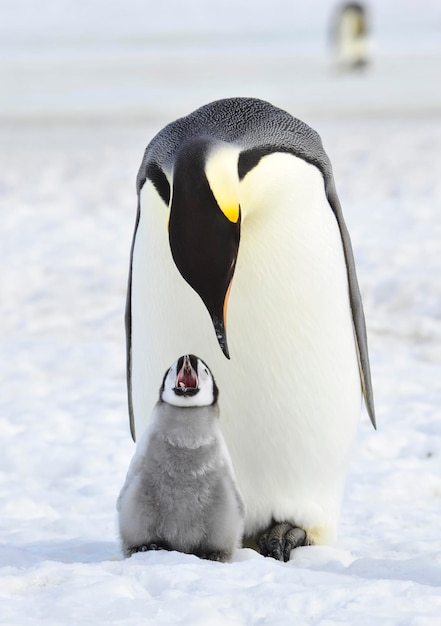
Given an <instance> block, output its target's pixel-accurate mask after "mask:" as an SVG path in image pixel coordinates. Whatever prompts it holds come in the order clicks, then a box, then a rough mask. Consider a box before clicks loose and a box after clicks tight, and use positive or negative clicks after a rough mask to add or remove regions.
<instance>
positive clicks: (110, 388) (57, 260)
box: [0, 0, 441, 626]
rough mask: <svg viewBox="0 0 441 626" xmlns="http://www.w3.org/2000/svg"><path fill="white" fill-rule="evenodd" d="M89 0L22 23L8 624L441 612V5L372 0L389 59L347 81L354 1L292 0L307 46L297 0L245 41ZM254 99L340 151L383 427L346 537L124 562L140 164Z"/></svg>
mask: <svg viewBox="0 0 441 626" xmlns="http://www.w3.org/2000/svg"><path fill="white" fill-rule="evenodd" d="M66 4H67V3H63V2H61V1H60V4H59V7H58V11H56V12H55V13H53V12H51V10H50V7H51V6H53V5H52V3H50V2H49V0H46V1H45V2H41V3H39V9H38V12H37V10H36V8H35V7H36V5H34V4H33V3H32V4H31V3H29V2H24V0H22V1H21V2H17V3H14V5H13V6H12V5H11V7H10V8H9V9H8V12H7V13H6V16H5V19H3V20H2V21H1V24H2V26H1V28H2V29H3V31H4V34H5V35H7V37H6V38H3V37H2V42H3V43H2V44H1V47H2V50H3V51H4V50H6V49H7V51H8V52H9V56H7V55H6V56H5V55H4V54H3V55H2V57H1V61H0V78H1V79H2V80H1V81H0V84H2V85H3V88H4V86H5V85H7V86H8V89H6V90H5V97H3V94H2V98H0V128H1V136H2V151H1V153H0V238H1V245H0V262H1V268H2V271H1V298H0V329H1V332H0V342H1V347H0V350H1V354H2V358H1V360H0V375H1V380H2V385H1V395H0V407H1V408H0V434H1V438H2V454H1V456H0V512H1V514H0V598H1V603H0V607H1V608H0V624H5V625H6V624H7V625H12V624H14V625H15V624H17V625H18V624H19V625H20V626H27V625H28V624H40V623H43V622H44V623H45V624H46V625H48V626H51V625H57V626H59V625H61V624H63V625H70V624H72V625H73V624H75V625H76V624H78V623H83V624H85V625H87V624H93V625H94V626H99V625H100V624H121V625H123V624H124V625H132V624H133V625H139V624H155V625H156V624H157V625H161V624H164V625H165V624H167V625H169V624H191V625H197V624H201V625H202V624H204V625H205V624H210V625H212V624H213V625H217V624H225V623H228V624H237V625H239V624H240V625H242V624H243V625H248V624H256V625H263V624H292V623H298V624H320V625H326V626H327V625H337V624H359V625H363V624H369V625H370V624H372V623H378V624H388V625H389V624H394V625H395V624H397V625H398V624H400V625H401V624H403V625H404V624H406V625H412V626H426V625H430V626H431V625H438V624H439V623H440V614H441V589H440V588H441V544H440V537H439V528H440V522H441V462H440V459H441V428H440V408H439V407H440V406H441V376H440V360H441V357H440V345H441V343H440V342H441V282H440V279H439V277H440V274H441V257H440V249H441V247H440V246H441V220H440V215H439V210H440V206H441V181H440V177H439V167H440V165H441V163H440V156H439V154H440V146H441V115H440V113H441V89H440V87H439V80H435V76H436V72H437V71H438V70H437V68H439V62H440V59H441V45H440V43H439V41H441V38H439V30H440V29H441V17H440V10H439V6H438V3H437V2H429V1H428V0H426V2H424V3H420V4H418V6H422V7H423V8H424V11H423V10H421V11H419V10H418V7H414V5H413V3H411V2H402V3H396V2H391V3H384V5H386V4H387V7H384V6H381V3H379V2H373V3H371V4H372V8H373V9H375V11H373V16H375V24H376V29H377V30H376V33H377V40H376V42H375V48H374V50H375V53H374V62H373V64H372V67H371V68H370V69H369V70H367V71H366V72H365V73H364V74H360V75H337V74H335V72H334V70H333V68H332V67H331V65H332V64H331V62H330V61H329V58H328V57H327V56H326V54H325V52H324V50H323V49H322V48H320V49H319V48H317V49H316V48H314V45H315V44H314V42H319V41H321V39H320V37H321V34H323V31H324V26H325V22H326V20H325V17H324V16H325V15H327V14H329V11H330V9H331V7H332V5H333V3H332V2H325V1H324V0H321V2H320V3H319V4H320V7H321V8H322V9H323V11H322V12H320V19H319V20H318V26H317V25H316V23H315V22H314V20H313V19H312V16H311V15H310V13H308V9H307V8H305V7H306V6H307V5H306V3H300V2H298V3H289V4H290V5H291V4H294V5H296V6H297V9H298V13H297V15H298V18H299V19H298V28H299V29H300V30H301V29H302V28H303V27H306V26H307V27H308V28H309V31H308V32H309V33H310V34H311V38H310V39H309V44H308V45H309V46H310V48H306V52H304V53H302V52H301V50H304V48H302V45H301V43H302V41H300V43H299V42H298V41H297V42H296V43H295V44H292V45H293V48H290V47H289V46H290V45H291V44H290V40H289V37H288V33H289V28H288V26H289V25H285V24H284V25H283V27H281V33H282V34H281V37H280V40H279V39H278V37H277V30H276V26H277V24H278V23H279V22H280V20H278V19H277V15H276V13H277V11H279V12H280V10H281V8H282V7H284V6H285V7H286V6H287V4H288V3H287V2H285V3H284V2H282V1H281V0H279V1H278V2H275V3H274V8H275V10H274V12H272V13H271V14H269V15H268V17H267V18H266V17H265V15H264V14H263V10H262V6H263V5H261V4H259V3H257V4H256V6H257V7H260V8H259V11H258V12H257V13H256V15H255V16H254V18H253V19H254V22H253V24H254V26H253V28H255V30H253V29H251V30H250V31H246V20H245V16H246V15H247V12H246V7H245V3H234V5H235V6H236V7H239V9H237V10H238V20H237V23H236V22H235V24H234V28H232V31H231V32H232V33H233V35H231V36H229V37H227V32H228V31H227V29H228V26H229V21H228V19H227V17H225V13H224V12H222V11H220V10H219V11H218V17H219V19H218V20H216V24H217V28H216V29H214V30H216V33H217V36H216V37H214V39H213V42H212V43H211V44H210V42H209V41H208V40H205V39H204V37H203V33H204V29H207V28H208V26H207V24H209V21H208V14H207V13H206V12H205V11H202V12H201V14H200V15H199V17H198V19H199V20H200V22H198V23H196V24H190V22H189V18H188V16H186V14H185V12H184V13H181V14H178V15H177V16H176V17H175V21H170V20H168V21H167V25H166V26H164V27H163V28H162V30H161V28H160V27H161V25H163V24H164V21H163V16H162V17H161V15H160V13H157V14H155V16H156V17H155V19H154V20H153V22H150V21H149V20H148V19H147V17H148V16H145V18H144V19H145V22H142V20H140V19H139V15H140V12H141V11H142V10H143V8H142V6H143V5H144V4H145V3H140V2H136V1H135V0H131V1H130V2H127V3H125V4H124V7H127V12H122V10H121V8H119V9H118V10H115V11H114V12H113V13H109V14H107V22H106V27H105V26H103V25H101V22H100V16H101V14H102V7H103V4H102V3H101V2H99V1H98V0H95V1H94V2H92V3H78V6H79V7H80V8H79V9H78V12H77V13H75V11H74V10H73V9H72V6H71V7H70V9H69V11H70V13H69V14H67V13H63V7H64V8H65V10H66V11H67V9H66ZM86 5H87V7H89V12H87V11H86V8H85V7H86ZM191 6H194V7H195V8H196V9H197V8H198V7H200V6H201V4H200V3H196V2H194V3H193V4H192V5H191ZM217 6H220V5H217ZM400 6H401V7H402V12H401V13H400V11H399V10H398V7H400ZM14 7H17V8H14ZM90 7H91V8H90ZM24 9H27V11H28V13H26V15H27V19H26V20H25V22H22V23H20V21H19V19H18V17H17V16H19V13H18V11H19V10H21V11H23V10H24ZM131 9H132V10H133V13H132V14H131V13H130V10H131ZM135 9H136V10H135ZM276 9H277V10H276ZM324 9H326V11H327V12H326V11H324ZM161 10H162V9H161V8H158V11H161ZM72 11H74V12H73V13H72ZM63 15H64V16H66V19H65V20H63ZM112 15H113V18H112ZM130 15H132V16H131V17H130ZM193 15H194V12H193ZM259 15H260V18H259ZM291 15H292V14H291ZM48 16H51V19H50V20H49V18H48ZM122 16H125V17H124V19H123V18H122ZM389 16H395V18H396V19H394V20H392V22H393V24H392V25H390V23H389V21H388V17H389ZM67 17H69V19H67ZM86 17H87V19H86ZM74 18H76V19H74ZM264 18H265V19H264ZM185 20H187V21H185ZM294 22H295V20H294V19H292V21H291V22H290V24H292V23H294ZM141 23H145V24H146V29H147V31H146V32H148V33H154V32H156V31H155V29H156V30H157V31H158V32H159V33H160V34H158V35H157V38H156V39H155V40H154V41H153V43H152V42H151V41H150V40H149V42H150V43H149V42H145V41H144V40H142V41H141V43H140V40H138V39H136V37H141V36H142V32H143V31H142V28H141V26H140V24H141ZM210 23H211V22H210ZM295 23H296V24H297V22H295ZM147 24H150V25H149V26H147ZM86 25H87V28H86ZM258 27H259V28H260V30H257V29H258ZM192 28H193V30H194V33H195V37H194V40H193V39H192V32H193V31H192ZM82 29H86V30H85V31H84V32H85V34H84V36H83V35H82V34H81V33H82V32H83V30H82ZM149 29H150V30H149ZM241 32H242V33H245V34H246V37H245V43H243V41H244V39H243V38H242V43H240V42H239V41H238V37H236V36H235V35H236V34H237V33H241ZM216 33H215V34H216ZM259 33H264V35H265V37H264V38H263V39H261V38H260V35H259ZM436 33H437V34H438V40H436V37H435V34H436ZM86 35H87V36H86ZM410 35H415V38H414V39H412V38H411V37H410ZM417 36H418V37H417ZM167 37H168V39H167ZM224 37H225V42H226V43H225V46H224V47H223V46H222V41H223V38H224ZM127 41H128V42H129V43H127ZM437 41H438V43H437ZM164 42H165V43H164ZM268 42H269V43H268ZM311 42H312V43H311ZM43 44H44V45H43ZM266 44H268V48H266V47H265V46H266ZM313 44H314V45H313ZM300 49H301V50H300ZM201 50H203V51H204V54H205V58H204V60H203V61H201V60H200V52H201ZM267 50H268V55H267V54H266V52H267ZM236 54H238V55H239V56H236V57H235V55H236ZM233 58H234V59H235V61H237V63H236V62H235V63H234V64H233V63H232V59H233ZM31 61H32V62H31ZM156 63H157V65H156ZM111 70H112V71H111ZM129 70H130V71H129ZM214 70H215V74H213V71H214ZM244 73H245V75H246V77H247V79H246V80H245V79H244ZM287 75H288V76H289V80H288V81H287V80H286V76H287ZM60 81H61V82H60ZM248 94H249V95H255V96H258V97H264V98H267V99H269V100H271V101H272V102H273V103H274V104H276V105H279V106H282V107H284V108H287V109H288V110H290V111H291V112H292V113H293V114H295V115H298V116H300V117H302V118H303V119H305V121H307V122H308V123H310V124H311V125H313V126H314V127H315V128H316V129H317V130H318V131H319V132H320V134H321V136H322V138H323V141H324V144H325V147H326V149H327V151H328V153H329V155H330V157H331V160H332V162H333V166H334V171H335V177H336V182H337V188H338V190H339V194H340V199H341V201H342V205H343V208H344V213H345V216H346V220H347V224H348V227H349V230H350V232H351V236H352V241H353V245H354V251H355V256H356V261H357V266H358V275H359V280H360V284H361V288H362V293H363V299H364V304H365V312H366V318H367V324H368V331H369V344H370V352H371V365H372V375H373V383H374V391H375V401H376V406H377V413H378V415H377V421H378V431H377V432H375V431H374V430H373V429H372V427H371V426H370V424H369V420H368V418H367V416H366V414H364V415H363V416H362V419H361V422H360V428H359V435H358V439H357V444H356V447H355V450H354V455H353V460H352V464H351V468H350V472H349V475H348V480H347V488H346V493H345V500H344V504H343V511H342V518H341V524H340V528H339V536H338V540H337V542H336V544H335V545H334V546H329V547H307V548H300V549H298V550H296V551H295V552H294V553H293V556H292V559H291V561H290V562H289V563H287V564H282V563H277V562H275V561H273V560H271V559H265V558H263V557H261V556H260V555H258V554H256V553H255V552H252V551H251V550H247V549H242V550H240V551H239V552H238V553H237V555H236V557H235V558H234V560H233V562H232V563H227V564H221V563H212V562H205V561H201V560H198V559H197V558H196V557H194V556H191V555H183V554H178V553H175V552H171V553H162V552H161V553H143V554H138V555H135V556H133V557H132V558H131V559H128V560H123V559H122V557H121V553H120V550H119V544H118V538H117V527H116V509H115V502H116V498H117V495H118V493H119V490H120V488H121V486H122V483H123V481H124V477H125V474H126V471H127V468H128V464H129V462H130V459H131V457H132V454H133V448H134V446H133V443H132V442H131V439H130V435H129V428H128V417H127V408H126V391H125V371H124V367H125V355H124V326H123V315H124V306H125V290H126V281H127V270H128V257H129V248H130V242H131V235H132V229H133V225H134V219H135V208H136V205H135V202H136V199H135V191H134V188H135V176H136V171H137V168H138V165H139V162H140V159H141V156H142V152H143V150H144V147H145V145H146V143H147V142H148V140H149V139H150V138H151V137H152V136H153V134H154V133H155V132H156V131H157V130H158V129H159V128H161V127H162V126H163V125H164V124H165V123H167V122H168V121H170V120H172V119H174V118H176V117H178V116H180V115H182V114H185V113H187V112H189V111H190V110H191V109H192V108H194V107H196V106H199V105H200V104H203V103H205V102H208V101H209V100H211V99H213V98H216V97H223V96H227V95H228V96H229V95H248ZM162 374H163V372H158V386H159V383H160V379H161V377H162Z"/></svg>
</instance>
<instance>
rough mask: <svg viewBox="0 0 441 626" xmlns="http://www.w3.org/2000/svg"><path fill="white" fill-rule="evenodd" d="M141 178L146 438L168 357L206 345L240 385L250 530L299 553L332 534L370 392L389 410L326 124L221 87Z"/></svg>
mask: <svg viewBox="0 0 441 626" xmlns="http://www.w3.org/2000/svg"><path fill="white" fill-rule="evenodd" d="M137 190H138V210H137V215H136V224H135V232H134V236H133V243H132V248H131V255H130V271H129V284H128V294H127V305H126V337H127V385H128V403H129V415H130V428H131V433H132V437H133V438H134V439H135V436H137V437H139V436H140V435H142V433H143V431H144V429H145V428H146V423H147V422H148V418H149V414H150V411H151V407H152V406H153V404H154V399H155V397H156V389H155V384H154V380H155V372H156V371H157V368H158V367H162V366H164V369H165V367H166V366H167V363H170V362H171V361H172V359H173V356H174V355H176V354H188V353H195V354H200V355H201V356H202V357H203V358H204V359H205V360H206V361H207V362H209V363H210V366H211V367H212V368H213V370H214V371H216V378H217V381H218V383H219V386H220V388H221V389H225V390H226V391H225V392H224V395H223V398H222V413H223V419H222V424H221V428H222V432H223V434H224V436H225V439H226V443H227V446H228V449H229V451H230V454H231V458H232V461H233V465H234V468H235V472H236V477H237V482H238V485H239V488H240V490H241V493H242V495H243V498H244V501H245V506H246V517H245V528H244V535H245V545H247V546H250V547H254V548H255V549H259V550H260V552H261V553H262V554H264V555H267V556H272V557H274V558H277V559H281V560H282V559H283V560H287V559H289V557H290V554H291V550H292V549H293V548H295V547H297V546H300V545H306V544H323V543H329V542H332V541H333V540H334V537H335V534H336V528H337V522H338V519H339V513H340V508H341V499H342V492H343V487H344V481H345V476H346V472H347V468H348V463H349V458H350V454H351V449H352V446H353V441H354V436H355V433H356V428H357V425H358V421H359V415H360V411H361V403H362V395H364V399H365V403H366V406H367V410H368V413H369V415H370V419H371V421H372V423H373V425H374V426H375V412H374V403H373V394H372V385H371V376H370V366H369V357H368V346H367V339H366V327H365V319H364V313H363V307H362V302H361V297H360V291H359V287H358V282H357V276H356V271H355V264H354V257H353V253H352V247H351V241H350V238H349V234H348V231H347V228H346V225H345V222H344V219H343V215H342V210H341V206H340V202H339V199H338V196H337V192H336V187H335V184H334V178H333V174H332V168H331V163H330V161H329V158H328V156H327V155H326V153H325V151H324V149H323V146H322V142H321V140H320V137H319V135H318V134H317V133H316V132H315V131H314V130H313V129H312V128H310V127H309V126H308V125H306V124H305V123H303V122H302V121H300V120H298V119H296V118H294V117H292V116H291V115H290V114H289V113H287V112H286V111H283V110H281V109H279V108H276V107H275V106H273V105H272V104H270V103H268V102H265V101H262V100H258V99H254V98H229V99H224V100H219V101H215V102H212V103H210V104H207V105H205V106H203V107H201V108H199V109H197V110H196V111H194V112H193V113H191V114H189V115H187V116H186V117H182V118H180V119H178V120H176V121H174V122H172V123H171V124H169V125H167V126H166V127H165V128H164V129H163V130H161V131H160V132H159V133H158V134H157V135H156V136H155V137H154V138H153V139H152V141H151V142H150V143H149V145H148V146H147V148H146V150H145V154H144V157H143V160H142V163H141V167H140V169H139V173H138V178H137ZM227 317H228V324H227ZM227 327H228V337H227ZM227 339H228V341H227Z"/></svg>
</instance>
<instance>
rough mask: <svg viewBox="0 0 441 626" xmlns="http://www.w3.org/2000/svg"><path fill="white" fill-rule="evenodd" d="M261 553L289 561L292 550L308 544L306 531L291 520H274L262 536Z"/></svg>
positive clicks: (259, 542)
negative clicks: (291, 522) (294, 524)
mask: <svg viewBox="0 0 441 626" xmlns="http://www.w3.org/2000/svg"><path fill="white" fill-rule="evenodd" d="M258 545H259V550H260V554H262V555H263V556H271V557H272V558H273V559H276V560H277V561H285V563H286V562H287V561H289V556H290V554H291V550H293V549H294V548H298V547H299V546H305V545H307V540H306V532H305V531H304V530H303V528H297V527H296V526H293V525H292V524H290V523H289V522H274V523H273V524H272V525H271V526H270V527H269V528H267V530H266V531H265V532H264V533H263V534H262V535H261V536H260V539H259V541H258Z"/></svg>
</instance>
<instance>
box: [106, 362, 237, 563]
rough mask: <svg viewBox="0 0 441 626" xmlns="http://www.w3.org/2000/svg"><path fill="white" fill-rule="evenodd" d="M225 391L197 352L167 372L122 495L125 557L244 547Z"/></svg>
mask: <svg viewBox="0 0 441 626" xmlns="http://www.w3.org/2000/svg"><path fill="white" fill-rule="evenodd" d="M218 393H219V392H218V388H217V385H216V383H215V380H214V378H213V375H212V374H211V372H210V370H209V368H208V366H207V365H206V363H204V361H202V359H200V358H198V357H196V356H194V355H192V354H187V355H183V356H181V357H180V358H179V359H178V360H177V361H176V362H175V363H173V365H172V366H171V367H170V368H169V369H168V370H167V372H166V373H165V375H164V378H163V381H162V385H161V388H160V391H159V400H158V402H157V403H156V405H155V407H154V409H153V415H152V419H151V425H150V428H149V429H148V430H147V432H146V433H145V435H144V437H143V438H142V439H141V441H140V443H139V444H138V446H137V449H136V452H135V455H134V457H133V459H132V462H131V464H130V467H129V470H128V473H127V477H126V480H125V483H124V485H123V488H122V490H121V493H120V495H119V498H118V502H117V510H118V520H119V531H120V537H121V547H122V552H123V554H124V556H125V557H129V556H131V555H132V554H134V553H136V552H146V551H149V550H176V551H178V552H184V553H187V554H194V555H196V556H198V557H200V558H204V559H209V560H212V561H229V560H231V558H232V556H233V554H234V552H235V550H236V549H237V548H238V547H239V546H240V542H241V539H242V534H243V527H244V518H245V505H244V502H243V499H242V496H241V494H240V492H239V489H238V487H237V483H236V479H235V476H234V471H233V465H232V462H231V459H230V456H229V453H228V450H227V446H226V443H225V441H224V438H223V436H222V434H221V431H220V429H219V424H218V422H219V407H218V401H217V400H218Z"/></svg>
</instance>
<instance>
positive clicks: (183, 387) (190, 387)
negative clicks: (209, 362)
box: [174, 354, 199, 396]
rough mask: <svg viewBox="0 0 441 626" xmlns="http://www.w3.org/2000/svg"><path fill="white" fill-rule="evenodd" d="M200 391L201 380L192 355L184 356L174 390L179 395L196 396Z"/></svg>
mask: <svg viewBox="0 0 441 626" xmlns="http://www.w3.org/2000/svg"><path fill="white" fill-rule="evenodd" d="M198 391H199V381H198V376H197V374H196V371H195V369H194V368H193V366H192V364H191V361H190V357H189V355H188V354H187V355H186V356H184V361H183V363H182V367H181V369H180V370H179V372H178V375H177V376H176V384H175V388H174V392H175V394H176V395H177V396H194V395H196V394H197V393H198Z"/></svg>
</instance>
